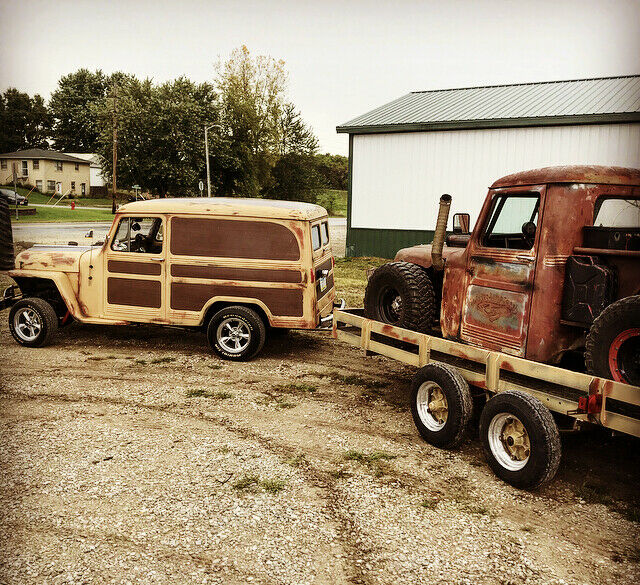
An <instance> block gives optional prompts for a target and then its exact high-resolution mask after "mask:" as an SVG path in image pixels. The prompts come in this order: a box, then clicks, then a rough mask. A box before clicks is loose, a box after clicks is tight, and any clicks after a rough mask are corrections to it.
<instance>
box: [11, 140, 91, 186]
mask: <svg viewBox="0 0 640 585" xmlns="http://www.w3.org/2000/svg"><path fill="white" fill-rule="evenodd" d="M14 165H15V167H16V175H17V182H18V184H20V185H31V186H33V187H35V188H36V189H37V190H38V191H40V192H41V193H59V194H60V195H62V194H65V195H76V196H81V197H83V196H88V195H89V186H90V184H91V178H90V177H91V171H90V166H91V164H90V162H89V161H87V160H83V159H81V158H77V157H75V156H70V155H68V154H64V153H63V152H57V151H55V150H45V149H42V148H31V149H29V150H19V151H17V152H6V153H4V154H0V183H1V184H3V185H6V184H9V183H11V182H12V181H13V168H14Z"/></svg>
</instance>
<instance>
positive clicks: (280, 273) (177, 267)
mask: <svg viewBox="0 0 640 585" xmlns="http://www.w3.org/2000/svg"><path fill="white" fill-rule="evenodd" d="M171 276H176V277H183V278H210V279H219V280H249V281H256V282H286V283H292V284H297V283H300V282H302V272H301V271H300V270H290V269H269V268H236V267H234V266H197V265H193V264H172V265H171Z"/></svg>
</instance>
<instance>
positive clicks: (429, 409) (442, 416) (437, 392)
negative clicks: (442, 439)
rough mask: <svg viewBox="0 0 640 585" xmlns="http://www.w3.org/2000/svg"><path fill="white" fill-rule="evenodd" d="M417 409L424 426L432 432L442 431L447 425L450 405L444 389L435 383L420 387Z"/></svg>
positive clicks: (427, 383)
mask: <svg viewBox="0 0 640 585" xmlns="http://www.w3.org/2000/svg"><path fill="white" fill-rule="evenodd" d="M416 408H417V410H418V416H419V417H420V420H421V422H422V424H423V425H424V426H425V427H427V428H428V429H429V430H430V431H440V430H442V429H443V428H444V425H446V424H447V418H448V416H449V404H448V402H447V398H446V396H445V395H444V392H443V391H442V388H440V386H438V384H436V383H435V382H423V383H422V384H421V385H420V388H418V395H417V396H416Z"/></svg>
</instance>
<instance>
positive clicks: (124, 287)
mask: <svg viewBox="0 0 640 585" xmlns="http://www.w3.org/2000/svg"><path fill="white" fill-rule="evenodd" d="M107 302H108V303H109V304H110V305H126V306H129V307H149V308H151V309H159V308H160V307H161V306H162V286H161V283H160V281H159V280H141V279H138V278H113V277H109V278H107Z"/></svg>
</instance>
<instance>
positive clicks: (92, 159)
mask: <svg viewBox="0 0 640 585" xmlns="http://www.w3.org/2000/svg"><path fill="white" fill-rule="evenodd" d="M64 154H66V155H68V156H74V157H76V158H81V159H82V160H84V161H87V162H89V163H91V166H92V168H94V169H101V168H102V161H101V159H100V155H99V154H96V153H95V152H91V153H88V152H65V153H64Z"/></svg>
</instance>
